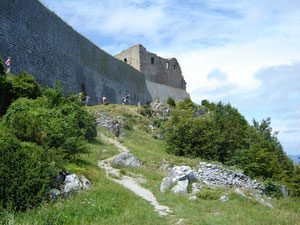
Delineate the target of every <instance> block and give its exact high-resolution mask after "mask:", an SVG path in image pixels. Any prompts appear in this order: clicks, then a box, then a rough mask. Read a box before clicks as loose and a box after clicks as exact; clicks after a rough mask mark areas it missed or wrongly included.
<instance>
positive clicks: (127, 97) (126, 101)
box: [125, 94, 130, 105]
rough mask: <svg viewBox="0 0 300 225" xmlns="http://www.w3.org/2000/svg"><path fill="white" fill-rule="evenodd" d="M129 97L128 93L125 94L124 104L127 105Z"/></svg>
mask: <svg viewBox="0 0 300 225" xmlns="http://www.w3.org/2000/svg"><path fill="white" fill-rule="evenodd" d="M129 97H130V94H127V95H126V96H125V105H129Z"/></svg>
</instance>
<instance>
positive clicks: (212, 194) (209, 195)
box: [197, 188, 221, 200]
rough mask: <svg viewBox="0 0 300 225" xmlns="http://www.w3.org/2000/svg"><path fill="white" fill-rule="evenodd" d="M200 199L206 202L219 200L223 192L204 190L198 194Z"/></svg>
mask: <svg viewBox="0 0 300 225" xmlns="http://www.w3.org/2000/svg"><path fill="white" fill-rule="evenodd" d="M197 197H198V198H201V199H204V200H218V199H220V197H221V192H220V191H218V190H211V189H208V188H207V189H204V190H201V192H199V193H198V194H197Z"/></svg>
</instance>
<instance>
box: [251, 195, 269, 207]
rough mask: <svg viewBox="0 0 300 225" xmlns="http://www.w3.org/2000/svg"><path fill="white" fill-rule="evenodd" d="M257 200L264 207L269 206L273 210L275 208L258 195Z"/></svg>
mask: <svg viewBox="0 0 300 225" xmlns="http://www.w3.org/2000/svg"><path fill="white" fill-rule="evenodd" d="M255 197H256V199H257V200H258V201H260V202H261V203H262V204H263V205H266V206H269V207H270V208H273V206H272V205H271V204H270V203H269V202H266V201H265V200H264V199H263V198H261V197H259V196H258V195H256V196H255Z"/></svg>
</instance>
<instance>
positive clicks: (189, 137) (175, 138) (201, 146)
mask: <svg viewBox="0 0 300 225" xmlns="http://www.w3.org/2000/svg"><path fill="white" fill-rule="evenodd" d="M171 115H172V117H171V119H170V120H168V122H167V123H166V126H165V129H164V136H165V140H166V149H167V152H168V153H172V154H175V155H180V156H192V157H198V156H200V157H203V158H206V159H216V158H217V151H216V150H217V149H216V147H217V145H216V143H215V140H216V134H217V133H216V131H215V130H214V127H215V126H214V125H213V121H211V120H208V119H202V118H192V116H193V112H191V111H186V110H174V111H173V112H172V113H171Z"/></svg>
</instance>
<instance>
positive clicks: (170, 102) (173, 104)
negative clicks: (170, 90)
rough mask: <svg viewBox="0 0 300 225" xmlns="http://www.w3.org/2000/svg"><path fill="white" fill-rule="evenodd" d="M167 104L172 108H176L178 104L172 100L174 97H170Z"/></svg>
mask: <svg viewBox="0 0 300 225" xmlns="http://www.w3.org/2000/svg"><path fill="white" fill-rule="evenodd" d="M167 103H168V104H169V105H170V106H174V107H175V106H176V102H175V100H174V99H173V98H172V97H169V98H168V100H167Z"/></svg>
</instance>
